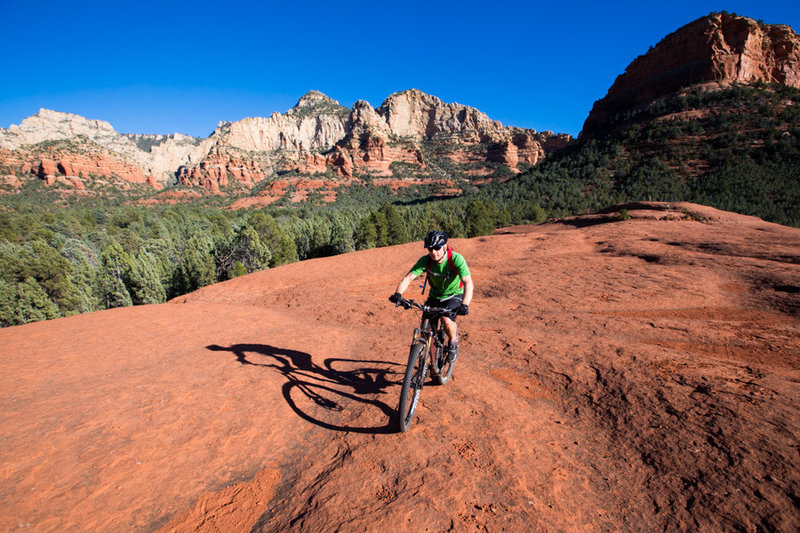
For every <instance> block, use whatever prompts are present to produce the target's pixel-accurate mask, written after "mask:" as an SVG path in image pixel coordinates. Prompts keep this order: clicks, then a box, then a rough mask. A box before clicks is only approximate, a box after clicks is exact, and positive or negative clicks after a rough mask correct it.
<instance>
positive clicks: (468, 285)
mask: <svg viewBox="0 0 800 533" xmlns="http://www.w3.org/2000/svg"><path fill="white" fill-rule="evenodd" d="M461 281H463V282H464V300H463V302H462V303H463V304H464V305H469V304H470V303H472V291H473V290H474V289H475V284H474V283H472V276H464V277H463V278H461Z"/></svg>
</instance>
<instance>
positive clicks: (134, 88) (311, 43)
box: [0, 0, 800, 137]
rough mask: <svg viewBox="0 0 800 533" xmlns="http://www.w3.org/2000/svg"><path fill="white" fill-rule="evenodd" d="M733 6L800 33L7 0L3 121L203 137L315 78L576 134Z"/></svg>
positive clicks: (366, 96)
mask: <svg viewBox="0 0 800 533" xmlns="http://www.w3.org/2000/svg"><path fill="white" fill-rule="evenodd" d="M721 10H726V11H729V12H734V13H738V14H739V15H744V16H748V17H750V18H754V19H761V20H763V21H764V22H767V23H770V24H788V25H789V26H791V27H792V28H793V29H794V30H795V31H796V32H797V31H800V1H797V0H792V1H785V0H783V1H770V0H761V1H759V2H754V1H749V2H742V1H730V2H721V1H705V0H696V1H682V0H679V1H672V2H656V3H650V2H616V1H604V2H601V1H594V2H583V1H571V2H566V1H549V2H528V1H520V2H507V1H503V0H482V1H473V0H462V1H459V2H455V1H453V2H449V1H448V2H436V1H428V2H426V1H416V0H407V1H404V2H375V1H369V2H367V1H365V2H356V1H349V0H341V1H326V2H317V1H305V2H303V1H294V2H292V1H283V2H275V3H273V2H268V1H265V2H244V1H238V0H228V1H220V2H205V1H196V2H170V1H168V0H164V1H161V2H149V1H139V2H130V1H125V2H122V1H117V0H103V1H102V2H96V1H82V0H72V1H69V2H52V1H47V2H41V1H37V0H0V30H1V31H0V44H1V49H2V50H3V60H2V63H0V127H4V128H7V127H8V126H9V125H10V124H19V123H20V122H21V121H22V120H23V119H24V118H25V117H27V116H30V115H32V114H34V113H36V112H37V111H38V110H39V108H42V107H44V108H48V109H55V110H57V111H63V112H68V113H76V114H79V115H82V116H84V117H87V118H92V119H100V120H106V121H108V122H110V123H111V124H112V126H114V128H115V129H116V130H117V131H119V132H121V133H175V132H180V133H184V134H188V135H195V136H202V137H205V136H207V135H209V134H210V133H211V132H212V131H213V130H214V128H215V127H216V126H217V123H218V122H219V121H235V120H239V119H242V118H244V117H248V116H268V115H270V114H271V113H273V112H274V111H278V112H280V113H283V112H285V111H287V110H288V109H289V108H291V107H292V106H293V105H294V104H295V103H296V102H297V100H298V99H299V98H300V97H301V96H302V95H303V94H305V93H306V92H308V91H309V90H311V89H316V90H319V91H322V92H323V93H325V94H327V95H328V96H330V97H331V98H333V99H335V100H338V101H339V103H341V104H342V105H345V106H347V107H351V106H352V104H353V102H355V101H356V100H360V99H363V100H367V101H368V102H369V103H370V104H372V106H373V107H378V106H379V105H380V104H381V103H382V102H383V100H384V99H385V98H386V97H387V96H389V95H390V94H392V93H394V92H397V91H402V90H406V89H411V88H416V89H420V90H422V91H425V92H427V93H429V94H433V95H435V96H437V97H439V98H441V99H442V100H444V101H445V102H458V103H460V104H465V105H469V106H472V107H475V108H477V109H479V110H481V111H483V112H484V113H486V114H487V115H489V117H491V118H492V119H494V120H499V121H500V122H502V123H503V124H505V125H511V126H521V127H527V128H534V129H537V130H539V131H543V130H552V131H556V132H563V133H570V134H572V135H577V133H578V132H579V131H580V128H581V126H582V125H583V121H584V120H585V118H586V116H587V114H588V113H589V110H590V109H591V107H592V104H593V103H594V101H595V100H598V99H600V98H602V97H603V96H605V94H606V92H607V90H608V88H609V87H610V86H611V84H612V83H613V82H614V79H615V78H616V76H617V75H619V74H621V73H622V72H623V71H624V70H625V67H626V66H627V65H628V64H629V63H630V62H631V61H632V60H633V59H634V58H635V57H636V56H638V55H640V54H643V53H645V52H647V50H648V48H649V47H650V46H651V45H654V44H656V43H657V42H658V41H659V40H661V39H662V38H663V37H664V36H666V35H667V34H668V33H671V32H673V31H675V30H676V29H678V28H679V27H681V26H683V25H684V24H686V23H688V22H691V21H693V20H695V19H697V18H699V17H701V16H704V15H707V14H708V13H710V12H712V11H721Z"/></svg>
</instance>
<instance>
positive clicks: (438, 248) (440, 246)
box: [428, 244, 444, 252]
mask: <svg viewBox="0 0 800 533" xmlns="http://www.w3.org/2000/svg"><path fill="white" fill-rule="evenodd" d="M442 246H444V245H443V244H440V245H439V246H430V247H429V248H428V250H429V251H431V250H432V251H434V252H438V251H439V250H441V249H442Z"/></svg>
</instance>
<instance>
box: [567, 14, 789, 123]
mask: <svg viewBox="0 0 800 533" xmlns="http://www.w3.org/2000/svg"><path fill="white" fill-rule="evenodd" d="M756 81H763V82H770V83H771V82H775V83H783V84H786V85H789V86H791V87H797V88H800V37H798V35H797V34H796V33H795V32H794V31H793V30H792V28H790V27H789V26H783V25H769V24H763V23H760V22H756V21H755V20H752V19H749V18H746V17H740V16H737V15H735V14H727V13H712V14H710V15H708V16H706V17H703V18H700V19H698V20H696V21H694V22H692V23H690V24H687V25H686V26H684V27H682V28H680V29H679V30H677V31H676V32H674V33H672V34H670V35H667V36H666V37H665V38H664V39H663V40H662V41H661V42H659V43H658V44H657V45H656V46H655V47H654V48H652V49H651V50H650V51H649V52H648V53H647V54H645V55H643V56H639V57H638V58H636V59H635V60H634V61H633V62H632V63H631V64H630V65H628V68H627V69H625V72H624V73H623V74H621V75H620V76H618V77H617V79H616V81H615V82H614V84H613V85H612V86H611V88H610V89H609V91H608V94H607V95H606V96H605V98H603V99H602V100H598V101H597V102H595V104H594V107H593V108H592V111H591V113H590V114H589V117H588V118H587V119H586V122H585V124H584V127H583V132H582V134H584V133H587V132H591V131H592V130H596V129H597V128H600V127H602V126H603V125H604V124H605V123H607V121H608V120H610V119H612V118H613V117H614V115H615V114H617V113H619V112H620V111H624V110H627V109H631V108H636V107H637V106H641V105H644V104H647V103H649V102H652V101H653V100H655V99H657V98H659V97H661V96H665V95H668V94H672V93H674V92H676V91H678V90H680V89H682V88H685V87H689V86H692V85H698V84H706V83H719V84H721V85H727V84H731V83H735V82H739V83H751V82H756Z"/></svg>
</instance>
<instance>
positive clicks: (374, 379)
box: [206, 344, 402, 434]
mask: <svg viewBox="0 0 800 533" xmlns="http://www.w3.org/2000/svg"><path fill="white" fill-rule="evenodd" d="M206 348H207V349H208V350H211V351H215V352H216V351H224V352H231V353H233V354H234V355H235V356H236V359H237V360H238V361H239V362H240V363H241V364H243V365H254V366H261V367H265V368H273V369H275V370H277V371H278V372H279V373H281V374H283V376H284V377H285V378H286V383H285V384H284V385H283V387H282V392H283V397H284V399H285V400H286V403H287V404H289V407H291V408H292V410H293V411H294V412H295V413H297V414H298V416H300V417H301V418H303V419H304V420H307V421H309V422H311V423H313V424H316V425H318V426H320V427H323V428H326V429H333V430H336V431H351V432H354V433H373V434H374V433H394V431H395V429H394V428H395V425H396V424H394V418H395V417H396V416H397V413H396V411H395V409H394V408H392V407H390V406H389V405H387V404H386V403H385V402H382V401H380V400H378V399H377V398H376V396H377V395H380V394H386V389H387V388H389V387H391V386H394V385H397V383H398V381H397V380H391V378H393V377H395V376H397V375H398V372H397V371H396V370H394V367H398V368H399V367H402V365H398V364H397V363H391V362H387V361H363V360H358V359H341V358H338V359H337V358H328V359H326V360H325V361H324V363H323V366H319V365H317V364H315V363H314V362H313V360H312V358H311V355H309V354H307V353H305V352H299V351H296V350H288V349H285V348H276V347H274V346H270V345H267V344H234V345H232V346H227V347H226V346H218V345H216V344H212V345H210V346H207V347H206ZM265 358H266V359H265ZM336 367H346V369H344V368H339V369H337V368H336ZM348 389H349V390H348ZM350 391H352V392H350ZM298 393H299V395H298ZM303 398H307V399H309V400H311V402H312V404H308V407H304V406H303V405H300V404H299V403H300V402H302V403H307V402H303ZM298 400H300V402H298ZM353 402H356V403H353ZM359 404H362V405H365V406H368V407H369V406H372V407H377V408H378V409H380V410H381V411H382V412H383V413H384V414H385V415H386V416H385V420H386V424H385V425H383V426H375V427H366V426H355V425H349V424H348V423H347V422H348V419H347V417H348V413H350V414H352V413H355V412H356V410H355V409H352V406H354V405H356V406H357V405H359ZM346 406H347V407H349V408H348V409H347V411H346V410H345V407H346Z"/></svg>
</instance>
